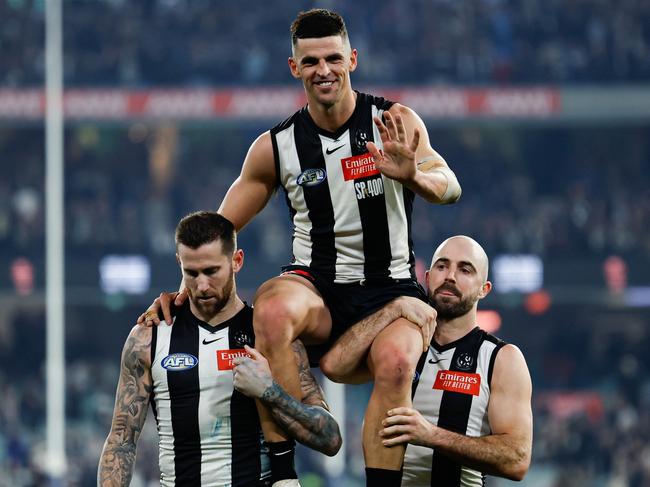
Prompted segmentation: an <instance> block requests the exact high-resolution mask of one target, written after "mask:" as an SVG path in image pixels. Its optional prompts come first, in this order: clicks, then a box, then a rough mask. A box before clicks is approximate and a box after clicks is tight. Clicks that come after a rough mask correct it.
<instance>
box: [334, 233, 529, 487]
mask: <svg viewBox="0 0 650 487" xmlns="http://www.w3.org/2000/svg"><path fill="white" fill-rule="evenodd" d="M488 267H489V265H488V257H487V255H486V253H485V251H484V250H483V248H482V247H481V246H480V245H479V244H478V242H476V241H475V240H473V239H471V238H469V237H466V236H455V237H451V238H449V239H447V240H445V241H444V242H443V243H442V244H440V246H439V247H438V248H437V249H436V251H435V252H434V254H433V258H432V260H431V267H430V268H429V270H428V271H427V272H426V282H427V288H428V290H427V294H428V297H429V303H430V304H431V306H433V308H434V309H435V310H436V311H437V326H436V328H435V332H434V335H433V338H432V340H431V343H430V347H429V350H428V351H427V352H425V353H423V354H422V357H421V358H420V361H419V362H418V366H417V369H416V373H415V377H414V384H413V407H412V408H407V407H399V408H394V409H390V410H389V411H387V413H386V418H385V419H384V421H383V430H381V431H380V433H379V434H380V436H381V437H382V439H383V444H384V445H385V446H387V447H394V446H397V445H404V444H406V445H407V448H406V454H405V457H404V465H403V475H402V485H403V486H421V485H436V486H440V487H452V486H453V487H457V486H461V485H462V486H464V487H465V486H477V487H478V486H482V485H484V479H485V475H493V476H498V477H504V478H508V479H511V480H521V479H523V478H524V476H525V474H526V472H527V471H528V467H529V465H530V459H531V453H532V410H531V395H532V384H531V379H530V374H529V372H528V367H527V365H526V361H525V359H524V356H523V354H522V353H521V351H520V350H519V349H518V348H517V347H516V346H515V345H512V344H508V343H505V342H504V341H502V340H500V339H498V338H496V337H494V336H492V335H490V334H489V333H487V332H485V331H483V330H481V329H480V328H479V327H478V325H477V320H476V314H477V306H478V302H479V301H480V300H481V299H483V298H484V297H486V296H487V295H488V294H489V293H490V291H491V290H492V283H491V282H490V281H489V280H488ZM383 324H384V321H383V320H381V319H380V317H379V316H378V313H377V314H375V315H372V316H370V317H368V318H367V319H365V320H364V321H363V322H361V323H360V324H358V325H355V327H353V328H352V329H350V330H348V332H347V333H346V334H344V335H343V336H342V337H341V338H340V339H339V340H338V341H337V343H336V344H335V346H334V347H333V348H332V349H331V351H330V352H329V354H328V356H326V357H324V358H323V360H326V361H329V362H330V363H329V364H328V365H330V366H331V367H338V370H337V373H338V374H340V376H341V377H345V376H346V375H347V374H349V373H350V372H351V371H352V370H356V371H357V373H358V370H359V368H360V366H359V365H360V364H363V356H362V353H361V352H360V351H362V350H364V349H365V348H366V343H371V342H372V338H373V336H374V335H376V334H377V333H379V331H380V330H379V329H378V328H380V327H381V326H383ZM360 355H361V356H360Z"/></svg>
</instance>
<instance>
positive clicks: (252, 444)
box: [151, 305, 270, 487]
mask: <svg viewBox="0 0 650 487" xmlns="http://www.w3.org/2000/svg"><path fill="white" fill-rule="evenodd" d="M253 343H254V335H253V310H252V308H250V307H249V306H246V307H244V308H243V309H242V310H241V311H240V312H239V313H237V314H236V315H235V316H234V317H232V318H231V319H230V320H228V321H226V322H224V323H222V324H220V325H218V326H215V327H213V326H210V325H208V324H207V323H205V322H203V321H201V320H199V319H198V318H196V317H195V316H194V315H193V314H192V312H191V311H190V307H189V305H185V306H183V307H182V308H181V309H179V311H178V315H177V317H176V319H175V320H174V324H173V325H172V326H169V325H167V324H166V323H165V322H161V324H160V325H159V326H158V327H154V328H153V341H152V361H151V375H152V378H153V394H152V407H153V411H154V414H155V417H156V423H157V425H158V434H159V464H160V476H161V478H160V483H161V485H162V486H164V487H165V486H179V487H180V486H182V487H193V486H196V487H205V486H214V487H216V486H233V487H235V486H246V487H252V486H256V487H257V486H260V485H265V484H263V483H261V479H266V478H267V477H269V476H270V470H269V469H270V466H269V463H268V458H267V456H266V454H265V453H264V452H263V449H262V440H263V437H262V433H261V428H260V423H259V417H258V414H257V409H256V407H255V402H254V401H253V400H252V399H249V398H247V397H246V396H244V395H243V394H241V393H240V392H238V391H235V390H234V388H233V374H232V358H233V357H234V356H237V355H238V354H241V353H243V347H244V344H249V345H251V346H252V345H253Z"/></svg>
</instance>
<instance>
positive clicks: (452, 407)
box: [402, 328, 505, 487]
mask: <svg viewBox="0 0 650 487" xmlns="http://www.w3.org/2000/svg"><path fill="white" fill-rule="evenodd" d="M503 345H505V342H503V341H501V340H499V339H498V338H496V337H494V336H492V335H490V334H489V333H486V332H484V331H483V330H481V329H479V328H474V330H472V331H471V332H470V333H468V334H467V335H465V336H464V337H463V338H461V339H459V340H456V341H455V342H452V343H449V344H447V345H445V346H442V347H441V346H437V345H436V344H435V343H434V344H433V346H432V347H429V351H428V353H427V354H425V355H423V357H422V358H421V359H420V362H419V363H418V367H417V373H416V382H415V383H414V385H413V407H414V408H415V409H417V410H418V411H420V413H421V414H422V415H423V416H424V417H425V418H426V419H427V420H428V421H430V422H431V423H433V424H436V425H438V426H440V427H441V428H445V429H448V430H451V431H455V432H457V433H461V434H464V435H468V436H474V437H478V436H485V435H488V434H490V425H489V423H488V416H487V406H488V402H489V400H490V381H491V378H492V367H493V365H494V359H495V358H496V354H497V352H498V351H499V349H500V348H501V347H502V346H503ZM448 372H454V373H460V374H462V376H467V377H469V376H471V377H474V376H475V374H477V375H478V376H479V377H480V384H479V385H478V386H477V387H476V389H475V390H474V391H473V392H475V393H476V394H478V395H474V394H472V393H470V392H459V391H457V390H450V389H453V387H449V388H444V387H441V383H442V382H441V381H440V379H441V378H443V379H444V378H445V377H446V375H445V374H447V373H448ZM441 374H443V375H441ZM447 377H448V376H447ZM437 379H438V381H439V382H436V380H437ZM484 480H485V477H484V475H483V474H482V473H481V472H478V471H476V470H473V469H471V468H468V467H465V466H462V465H460V464H458V463H457V462H456V461H454V460H452V459H450V458H449V457H447V456H445V455H443V454H442V453H440V452H437V451H435V450H433V449H431V448H425V447H422V446H417V445H408V446H407V448H406V454H405V456H404V473H403V476H402V485H403V486H408V487H415V486H418V487H421V486H424V485H431V486H437V487H459V486H462V487H479V486H483V485H484Z"/></svg>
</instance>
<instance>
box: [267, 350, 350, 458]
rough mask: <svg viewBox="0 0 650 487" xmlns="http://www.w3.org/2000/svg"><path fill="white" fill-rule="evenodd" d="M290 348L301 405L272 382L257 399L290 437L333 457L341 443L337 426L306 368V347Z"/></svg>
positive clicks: (314, 380)
mask: <svg viewBox="0 0 650 487" xmlns="http://www.w3.org/2000/svg"><path fill="white" fill-rule="evenodd" d="M292 347H293V350H294V353H295V355H296V362H297V364H298V373H299V376H300V387H301V392H302V402H300V401H298V400H296V399H295V398H293V397H292V396H290V395H289V394H287V392H286V391H284V389H282V388H281V387H280V386H279V385H278V384H277V383H276V382H275V381H274V382H273V384H272V385H271V386H269V387H268V388H267V389H266V391H264V394H262V397H261V398H260V400H261V401H262V402H263V403H264V404H265V405H266V406H267V407H268V408H269V410H270V411H271V414H272V415H273V418H274V419H275V421H276V422H277V423H278V425H279V426H280V427H282V428H283V429H284V430H285V431H286V432H287V433H289V434H290V435H291V436H292V437H293V438H295V439H296V440H298V441H299V442H300V443H302V444H304V445H306V446H308V447H310V448H313V449H315V450H318V451H321V452H324V453H327V454H334V453H335V452H336V451H337V449H338V447H339V445H340V442H341V436H340V433H339V428H338V425H337V423H336V421H335V420H334V418H333V417H332V415H331V414H329V412H328V409H329V408H328V406H327V403H326V402H325V400H324V397H323V391H322V390H321V388H320V386H319V385H318V382H316V379H315V377H314V376H313V375H312V373H311V371H310V369H309V360H308V358H307V352H306V350H305V347H304V346H303V345H302V343H300V342H298V341H296V342H294V343H293V344H292Z"/></svg>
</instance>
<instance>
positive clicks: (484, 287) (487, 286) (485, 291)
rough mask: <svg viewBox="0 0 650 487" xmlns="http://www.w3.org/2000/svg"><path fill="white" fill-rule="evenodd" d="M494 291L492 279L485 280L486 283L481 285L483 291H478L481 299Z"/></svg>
mask: <svg viewBox="0 0 650 487" xmlns="http://www.w3.org/2000/svg"><path fill="white" fill-rule="evenodd" d="M490 291H492V283H491V282H490V281H485V284H483V285H482V286H481V291H480V292H479V293H478V297H479V299H483V298H484V297H485V296H487V295H488V294H490Z"/></svg>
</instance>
